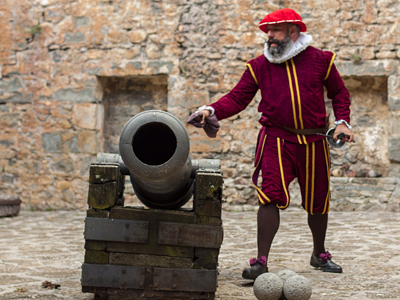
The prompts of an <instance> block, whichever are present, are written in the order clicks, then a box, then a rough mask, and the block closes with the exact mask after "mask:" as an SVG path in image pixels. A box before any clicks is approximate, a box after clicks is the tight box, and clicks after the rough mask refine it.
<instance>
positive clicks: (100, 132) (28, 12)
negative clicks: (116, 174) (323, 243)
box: [0, 0, 400, 211]
mask: <svg viewBox="0 0 400 300" xmlns="http://www.w3.org/2000/svg"><path fill="white" fill-rule="evenodd" d="M288 6H290V7H292V8H293V9H295V10H297V11H298V12H299V13H300V14H301V16H302V18H303V19H304V21H305V23H306V24H307V25H308V33H309V34H311V35H312V36H313V38H314V44H313V45H314V46H316V47H318V48H321V49H326V50H330V51H333V52H335V53H336V54H337V59H336V64H337V67H338V69H339V71H340V72H341V74H342V75H343V76H344V79H345V81H346V84H347V86H348V87H349V89H350V90H351V94H352V100H353V105H352V125H353V126H354V131H355V134H356V137H357V143H356V144H354V145H351V146H346V147H344V148H343V149H340V150H338V151H336V150H335V151H332V163H333V164H332V167H333V169H335V168H336V169H343V170H344V171H349V170H350V171H351V170H355V171H356V172H361V173H362V172H364V173H366V172H367V171H370V170H373V171H374V172H375V174H381V175H382V177H380V178H373V180H377V182H380V183H379V184H377V185H376V186H381V185H382V186H386V185H387V184H388V183H385V182H390V184H389V185H391V187H390V189H389V190H388V191H387V193H389V194H390V195H389V196H388V200H387V202H382V203H381V204H382V205H381V204H379V205H380V209H390V210H393V209H394V210H396V209H397V211H398V204H399V203H400V198H399V194H400V192H399V189H400V187H399V185H398V173H399V170H400V150H399V149H400V125H399V124H400V122H399V119H400V76H399V62H398V59H399V57H400V17H399V16H398V11H399V10H400V4H399V3H398V2H397V1H395V0H365V1H361V0H352V1H346V0H333V1H328V2H327V1H322V0H319V1H308V0H299V1H295V2H293V1H286V0H282V1H273V0H270V1H260V0H257V1H250V0H232V1H227V0H212V1H205V0H195V1H187V0H166V1H159V0H150V1H144V0H137V1H122V0H104V1H101V0H98V1H89V0H77V1H70V0H60V1H55V0H35V1H28V0H15V1H13V2H10V1H6V0H0V16H1V18H0V28H1V29H2V30H1V31H0V193H4V194H18V195H19V196H20V198H21V200H22V201H23V207H24V208H26V209H27V208H31V209H53V208H84V207H85V206H86V204H85V198H86V196H87V188H88V183H87V178H88V169H89V165H90V163H92V162H94V161H95V157H96V154H97V153H98V152H103V151H111V152H115V151H117V149H116V148H115V145H116V143H117V141H116V136H118V132H119V130H122V126H123V124H124V123H125V122H126V121H128V120H129V118H130V117H131V116H133V115H134V114H136V113H138V112H141V111H143V110H147V109H162V110H167V111H169V112H171V113H172V114H174V115H175V116H177V117H178V118H179V119H180V120H181V121H182V122H185V121H186V119H187V117H188V116H189V114H190V113H191V112H193V111H194V110H195V109H196V108H197V107H199V106H201V105H203V104H207V103H210V102H212V101H216V100H218V99H219V97H220V96H222V95H223V94H224V93H226V92H228V91H229V90H230V89H231V88H232V87H233V86H234V85H235V83H236V82H237V81H238V80H239V78H240V76H241V74H242V72H243V71H244V70H245V67H244V64H245V62H246V61H248V60H250V59H252V58H254V57H256V56H258V55H260V54H262V49H263V44H264V42H265V34H264V33H263V32H261V31H260V30H259V29H258V26H257V25H258V23H259V21H260V20H261V19H262V18H263V17H264V16H265V14H266V13H268V12H271V11H273V10H276V9H279V8H283V7H288ZM258 101H259V96H256V98H255V100H254V101H253V102H252V103H251V104H250V106H249V107H248V109H247V110H246V111H244V112H242V113H240V114H239V115H237V116H235V117H232V118H231V119H229V120H225V121H223V122H221V123H222V124H221V125H222V128H221V130H220V133H219V136H218V137H217V138H216V139H208V138H207V137H206V135H205V134H204V133H203V132H201V131H199V130H197V129H195V128H192V127H187V129H188V131H189V134H190V136H191V153H192V155H193V158H211V157H212V158H218V159H220V160H221V163H222V171H223V173H224V177H225V192H224V196H225V201H227V202H229V203H232V204H246V203H247V204H255V197H254V190H253V189H252V187H251V182H250V176H251V173H252V170H253V167H252V163H253V162H252V161H253V156H254V148H255V140H256V137H257V133H258V129H259V124H258V123H257V118H258V116H259V114H258V112H257V103H258ZM327 109H328V110H329V109H330V103H329V101H327ZM332 118H333V117H332ZM338 172H339V171H338ZM352 174H353V175H354V172H353V173H352ZM359 174H360V173H359ZM349 175H351V174H350V173H349V174H346V172H343V175H342V176H341V177H339V179H338V180H342V182H341V186H344V189H345V190H346V188H347V187H349V188H347V190H351V186H353V185H352V184H353V183H354V180H355V179H357V178H351V177H346V176H349ZM334 180H337V179H334ZM357 180H367V181H368V180H372V179H371V178H362V179H357ZM293 188H294V189H296V186H295V185H293ZM335 189H336V185H335V181H333V183H332V190H333V191H334V193H333V196H334V197H333V198H335V199H336V200H338V199H339V198H337V197H336V194H335V193H336V190H335ZM353 190H354V189H353ZM372 192H374V191H372ZM372 192H371V193H372ZM375 192H376V193H377V194H378V193H381V192H380V190H379V189H377V190H376V191H375ZM385 192H386V191H385ZM338 197H339V196H338ZM346 197H347V196H346ZM348 197H350V198H351V196H348ZM368 197H369V198H370V200H371V199H376V196H375V194H373V193H372V194H371V195H370V196H368ZM368 197H367V198H368ZM342 198H343V197H342ZM350 198H349V199H347V200H348V201H350V204H351V205H356V202H354V201H353V200H352V199H350ZM369 198H368V199H369ZM335 199H334V200H335ZM343 199H344V198H343ZM368 199H367V200H366V201H369V200H368ZM389 199H391V200H389ZM347 200H346V201H347ZM364 200H365V199H364ZM371 201H372V200H371ZM374 201H375V200H374ZM385 201H386V200H385ZM389 202H390V203H392V204H393V205H388V203H389ZM367 204H368V203H367ZM351 205H350V206H351ZM343 207H344V206H343ZM357 207H360V206H357ZM396 207H397V208H396ZM343 209H344V208H343Z"/></svg>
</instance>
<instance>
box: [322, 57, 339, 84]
mask: <svg viewBox="0 0 400 300" xmlns="http://www.w3.org/2000/svg"><path fill="white" fill-rule="evenodd" d="M335 57H336V53H333V56H332V59H331V63H330V64H329V68H328V72H327V73H326V76H325V78H324V80H327V79H328V77H329V73H330V72H331V68H332V65H333V61H334V60H335Z"/></svg>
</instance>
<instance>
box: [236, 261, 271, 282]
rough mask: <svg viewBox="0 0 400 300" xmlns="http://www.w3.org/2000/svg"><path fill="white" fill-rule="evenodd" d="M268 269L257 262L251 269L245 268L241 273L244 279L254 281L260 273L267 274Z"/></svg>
mask: <svg viewBox="0 0 400 300" xmlns="http://www.w3.org/2000/svg"><path fill="white" fill-rule="evenodd" d="M267 272H268V268H267V266H266V265H262V264H260V263H259V262H258V261H257V262H256V263H254V264H253V265H252V266H251V268H247V269H245V270H244V271H243V273H242V277H243V278H246V279H253V280H255V279H256V278H257V277H258V276H259V275H261V274H262V273H267Z"/></svg>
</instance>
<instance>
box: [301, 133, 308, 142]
mask: <svg viewBox="0 0 400 300" xmlns="http://www.w3.org/2000/svg"><path fill="white" fill-rule="evenodd" d="M302 137H303V140H304V144H307V139H306V136H305V135H304V134H303V135H302Z"/></svg>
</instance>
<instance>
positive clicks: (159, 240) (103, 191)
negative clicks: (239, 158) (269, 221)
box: [81, 110, 223, 300]
mask: <svg viewBox="0 0 400 300" xmlns="http://www.w3.org/2000/svg"><path fill="white" fill-rule="evenodd" d="M189 149H190V140H189V136H188V134H187V132H186V129H185V128H184V126H183V125H182V123H181V122H180V121H179V120H178V119H177V118H176V117H174V116H173V115H171V114H169V113H167V112H164V111H158V110H150V111H145V112H142V113H140V114H137V115H136V116H134V117H133V118H131V119H130V120H129V121H128V122H127V124H126V125H125V127H124V128H123V130H122V133H121V136H120V142H119V152H120V153H119V154H109V153H99V154H98V156H97V162H96V163H93V164H92V165H91V166H90V171H89V191H88V205H89V208H88V210H87V216H86V219H85V232H84V237H85V259H84V263H83V264H82V278H81V284H82V291H83V292H86V293H94V294H95V296H96V297H104V298H107V299H110V300H112V299H188V300H189V299H214V294H215V292H216V289H217V275H218V272H217V266H218V255H219V249H220V247H221V244H222V239H223V229H222V220H221V210H222V184H223V179H222V173H221V170H220V163H219V160H217V159H199V160H193V159H192V158H191V156H190V153H189ZM125 176H129V177H130V182H131V184H132V186H133V189H134V192H135V194H136V195H137V197H138V198H139V200H140V201H141V202H142V203H143V204H144V205H145V206H147V207H142V206H138V207H124V195H123V194H124V184H125ZM192 197H193V207H192V208H188V207H184V208H182V206H183V205H185V204H186V203H187V202H188V201H189V200H190V199H191V198H192Z"/></svg>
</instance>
